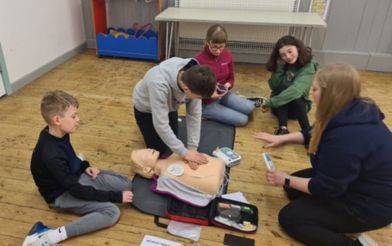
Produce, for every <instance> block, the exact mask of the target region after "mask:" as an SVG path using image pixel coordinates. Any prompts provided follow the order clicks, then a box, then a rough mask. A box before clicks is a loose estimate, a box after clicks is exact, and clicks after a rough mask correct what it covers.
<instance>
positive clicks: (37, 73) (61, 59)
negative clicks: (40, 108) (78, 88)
mask: <svg viewBox="0 0 392 246" xmlns="http://www.w3.org/2000/svg"><path fill="white" fill-rule="evenodd" d="M86 47H87V44H86V42H84V43H82V44H81V45H79V46H77V47H76V48H74V49H72V50H70V51H68V52H66V53H64V54H62V55H60V56H58V57H57V58H55V59H54V60H52V61H50V62H48V63H46V64H45V65H43V66H41V67H39V68H37V69H35V70H34V71H32V72H31V73H29V74H26V75H25V76H23V77H22V78H20V79H18V80H16V81H14V82H12V83H11V91H7V94H8V95H10V94H12V93H13V92H15V91H17V90H19V89H20V88H22V87H23V86H25V85H27V84H28V83H30V82H31V81H33V80H35V79H37V78H39V77H41V76H42V75H44V74H45V73H47V72H49V71H50V70H52V69H54V68H55V67H57V66H58V65H61V64H62V63H64V62H66V61H67V60H69V59H70V58H72V57H74V56H75V55H77V54H79V53H80V52H81V51H83V50H85V49H86Z"/></svg>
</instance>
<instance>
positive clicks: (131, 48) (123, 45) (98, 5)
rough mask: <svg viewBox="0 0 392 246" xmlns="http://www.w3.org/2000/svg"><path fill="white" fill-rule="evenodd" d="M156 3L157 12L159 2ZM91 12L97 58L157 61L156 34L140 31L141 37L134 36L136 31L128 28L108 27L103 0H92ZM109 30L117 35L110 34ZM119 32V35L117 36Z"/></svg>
mask: <svg viewBox="0 0 392 246" xmlns="http://www.w3.org/2000/svg"><path fill="white" fill-rule="evenodd" d="M157 1H158V3H157V4H158V9H157V11H158V12H159V11H160V0H157ZM92 11H93V19H94V31H95V35H96V42H97V55H98V56H112V57H126V58H135V59H146V60H155V61H158V60H159V58H160V55H159V39H158V32H156V31H153V30H145V31H142V35H135V33H136V32H137V30H135V29H131V28H130V27H128V28H127V27H121V28H112V27H108V24H107V19H108V18H107V17H108V16H107V10H106V1H105V0H92ZM110 30H112V31H114V32H115V33H117V35H116V34H113V33H111V31H110ZM119 32H120V35H118V33H119Z"/></svg>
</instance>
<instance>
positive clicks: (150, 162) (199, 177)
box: [132, 149, 225, 195]
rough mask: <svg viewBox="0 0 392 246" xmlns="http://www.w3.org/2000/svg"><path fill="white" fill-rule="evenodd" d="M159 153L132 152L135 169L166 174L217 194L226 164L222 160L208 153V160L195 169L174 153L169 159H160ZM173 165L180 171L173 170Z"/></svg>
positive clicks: (201, 189) (148, 173)
mask: <svg viewBox="0 0 392 246" xmlns="http://www.w3.org/2000/svg"><path fill="white" fill-rule="evenodd" d="M158 155H159V153H158V152H157V151H155V150H152V149H141V150H135V151H133V152H132V160H133V162H134V171H135V172H137V173H138V174H140V175H142V176H144V177H147V178H151V177H152V176H153V175H154V174H155V175H158V176H161V175H165V176H168V177H170V178H172V179H175V180H177V181H178V182H180V183H182V184H184V185H187V186H189V187H192V188H195V189H197V190H200V191H202V192H205V193H208V194H210V195H216V194H217V193H218V191H219V189H220V187H221V185H222V183H223V179H224V172H225V164H224V162H223V161H222V160H219V159H217V158H213V157H211V156H208V155H206V157H207V159H208V162H207V164H204V165H199V166H198V168H197V169H196V170H193V169H191V168H190V167H189V165H187V164H186V163H185V162H184V160H183V159H182V158H181V157H180V156H178V155H176V154H173V155H171V156H170V157H169V158H167V159H163V160H158ZM173 167H175V169H176V170H177V171H178V172H173V171H172V170H173Z"/></svg>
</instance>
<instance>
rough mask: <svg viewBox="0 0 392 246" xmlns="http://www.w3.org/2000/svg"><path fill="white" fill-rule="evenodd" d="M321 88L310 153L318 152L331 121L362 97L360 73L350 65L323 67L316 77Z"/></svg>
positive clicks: (315, 80) (316, 81)
mask: <svg viewBox="0 0 392 246" xmlns="http://www.w3.org/2000/svg"><path fill="white" fill-rule="evenodd" d="M314 83H317V84H318V85H319V86H320V90H321V91H320V98H319V102H318V105H317V110H316V117H315V118H316V119H315V122H314V125H313V128H312V138H311V140H310V144H309V153H314V152H316V151H317V148H318V145H319V143H320V139H321V136H322V134H323V132H324V130H325V128H326V126H327V124H328V123H329V121H330V120H331V119H332V118H333V117H334V116H335V115H336V114H337V113H338V112H339V111H341V110H342V109H343V108H344V107H345V106H346V105H348V104H349V103H350V102H351V101H353V100H354V99H356V98H359V97H360V94H361V82H360V79H359V73H358V71H357V70H356V69H355V68H354V67H353V66H351V65H349V64H333V65H327V66H324V67H322V68H321V69H320V70H318V71H317V73H316V75H315V77H314Z"/></svg>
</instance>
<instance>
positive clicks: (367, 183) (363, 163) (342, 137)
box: [304, 99, 392, 223]
mask: <svg viewBox="0 0 392 246" xmlns="http://www.w3.org/2000/svg"><path fill="white" fill-rule="evenodd" d="M383 119H384V114H383V113H381V112H380V110H379V108H378V107H377V106H376V105H375V104H373V103H369V102H367V101H365V100H362V99H356V100H354V101H353V102H352V103H350V104H349V105H347V106H346V107H345V108H344V109H343V110H341V111H340V112H339V113H337V115H336V116H335V117H334V118H333V119H331V121H330V122H329V123H328V125H327V127H326V129H325V131H324V133H323V135H322V137H321V141H320V144H319V146H318V150H317V152H316V153H315V154H312V155H311V162H312V166H313V169H314V171H315V175H314V176H313V177H312V179H311V180H310V182H309V186H308V188H309V191H310V192H311V193H312V195H315V196H319V197H324V198H337V199H339V200H342V201H343V202H344V203H345V204H346V205H347V207H348V208H349V209H350V210H351V211H352V212H353V213H354V214H355V215H357V216H358V217H360V218H363V219H366V220H370V221H373V222H385V223H390V222H392V133H391V131H390V130H389V129H388V128H387V126H386V125H385V124H384V123H383ZM304 137H305V140H306V139H307V138H308V136H304Z"/></svg>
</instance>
